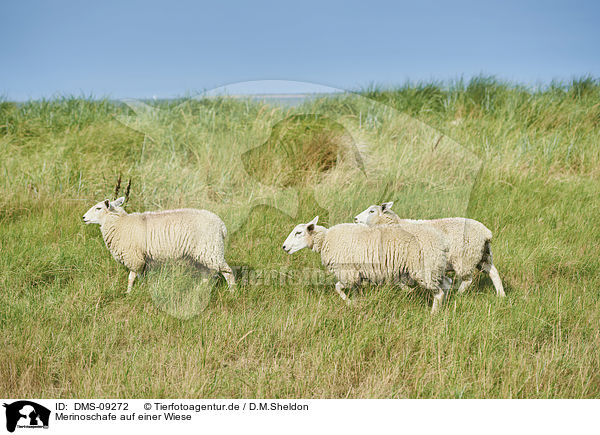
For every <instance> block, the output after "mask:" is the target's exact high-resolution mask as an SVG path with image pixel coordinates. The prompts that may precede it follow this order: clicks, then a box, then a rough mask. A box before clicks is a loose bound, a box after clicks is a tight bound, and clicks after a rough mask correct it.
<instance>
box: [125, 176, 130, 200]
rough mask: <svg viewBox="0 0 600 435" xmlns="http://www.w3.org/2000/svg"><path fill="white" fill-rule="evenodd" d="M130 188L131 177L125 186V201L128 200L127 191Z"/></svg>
mask: <svg viewBox="0 0 600 435" xmlns="http://www.w3.org/2000/svg"><path fill="white" fill-rule="evenodd" d="M130 190H131V178H130V179H129V182H128V183H127V188H126V189H125V202H127V201H129V191H130Z"/></svg>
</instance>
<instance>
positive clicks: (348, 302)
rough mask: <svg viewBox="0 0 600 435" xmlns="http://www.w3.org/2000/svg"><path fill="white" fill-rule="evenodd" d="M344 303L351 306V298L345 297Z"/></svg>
mask: <svg viewBox="0 0 600 435" xmlns="http://www.w3.org/2000/svg"><path fill="white" fill-rule="evenodd" d="M346 305H348V306H349V307H351V306H352V305H354V304H353V302H352V300H350V298H348V299H346Z"/></svg>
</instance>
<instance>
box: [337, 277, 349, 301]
mask: <svg viewBox="0 0 600 435" xmlns="http://www.w3.org/2000/svg"><path fill="white" fill-rule="evenodd" d="M343 288H344V284H342V283H341V282H340V281H338V282H336V283H335V291H336V292H337V294H338V295H340V298H342V300H344V301H346V303H347V304H348V305H350V303H351V302H350V299H348V296H346V293H344V291H343V290H342V289H343Z"/></svg>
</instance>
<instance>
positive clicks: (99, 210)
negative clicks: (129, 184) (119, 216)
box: [83, 197, 125, 225]
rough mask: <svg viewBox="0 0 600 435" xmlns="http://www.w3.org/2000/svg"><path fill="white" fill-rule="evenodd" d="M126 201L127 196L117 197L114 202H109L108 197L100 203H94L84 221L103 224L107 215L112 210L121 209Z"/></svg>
mask: <svg viewBox="0 0 600 435" xmlns="http://www.w3.org/2000/svg"><path fill="white" fill-rule="evenodd" d="M124 202H125V198H124V197H121V198H119V199H115V200H114V201H112V202H109V201H108V199H107V200H106V201H101V202H99V203H98V204H96V205H94V206H93V207H92V208H90V209H89V210H88V211H87V212H86V213H85V214H84V215H83V221H84V222H85V223H86V224H99V225H102V224H103V223H104V220H105V219H106V216H107V215H108V213H110V212H115V211H118V209H121V206H122V205H123V203H124Z"/></svg>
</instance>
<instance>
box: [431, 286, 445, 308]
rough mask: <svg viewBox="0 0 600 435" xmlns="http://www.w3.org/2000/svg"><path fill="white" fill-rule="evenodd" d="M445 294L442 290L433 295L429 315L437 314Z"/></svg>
mask: <svg viewBox="0 0 600 435" xmlns="http://www.w3.org/2000/svg"><path fill="white" fill-rule="evenodd" d="M445 296H446V293H445V292H444V290H443V289H440V291H439V292H438V293H436V294H435V295H433V306H432V307H431V314H435V313H437V312H438V310H439V309H440V307H441V306H442V304H443V303H444V298H445Z"/></svg>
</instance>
